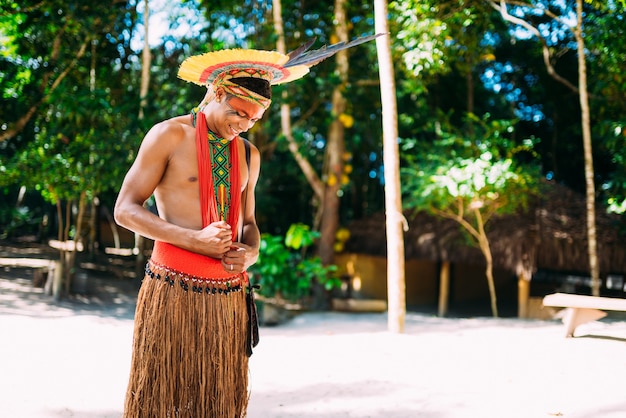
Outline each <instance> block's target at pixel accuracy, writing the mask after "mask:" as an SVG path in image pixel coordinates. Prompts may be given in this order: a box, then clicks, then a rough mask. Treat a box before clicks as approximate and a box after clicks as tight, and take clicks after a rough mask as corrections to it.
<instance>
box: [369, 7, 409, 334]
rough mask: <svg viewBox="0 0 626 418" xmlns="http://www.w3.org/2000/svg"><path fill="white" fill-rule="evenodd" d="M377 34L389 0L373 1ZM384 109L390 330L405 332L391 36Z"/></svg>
mask: <svg viewBox="0 0 626 418" xmlns="http://www.w3.org/2000/svg"><path fill="white" fill-rule="evenodd" d="M374 14H375V20H376V24H375V26H376V33H387V32H389V24H388V22H387V0H376V1H375V2H374ZM376 51H377V53H378V66H379V68H380V69H379V77H380V94H381V102H382V109H383V121H382V123H383V164H384V166H385V213H386V221H385V225H386V230H387V305H388V310H389V313H388V317H387V327H388V329H389V331H391V332H396V333H401V332H404V322H405V317H406V283H405V269H404V265H405V263H404V235H403V233H404V231H403V226H404V222H405V220H404V217H403V215H402V197H401V196H402V195H401V190H400V152H399V149H398V140H397V139H398V109H397V103H396V84H395V79H394V72H393V61H392V59H391V45H390V41H389V36H381V37H379V38H377V39H376Z"/></svg>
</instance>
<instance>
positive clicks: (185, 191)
mask: <svg viewBox="0 0 626 418" xmlns="http://www.w3.org/2000/svg"><path fill="white" fill-rule="evenodd" d="M163 123H165V124H177V125H180V126H181V127H182V129H183V132H184V134H183V135H174V136H173V137H171V138H168V137H167V136H162V137H160V138H159V140H158V141H159V142H160V143H162V142H168V141H175V142H176V144H172V143H169V144H167V145H169V146H171V149H170V152H169V158H168V161H167V165H166V167H165V170H164V172H163V176H162V177H161V180H160V181H159V183H158V185H157V187H156V189H155V191H154V196H155V199H156V204H157V209H158V211H159V216H160V217H161V218H163V219H165V220H167V221H168V222H170V223H173V224H175V225H179V226H182V227H185V228H190V229H201V228H202V217H201V213H200V186H199V184H198V164H197V152H196V129H195V128H194V127H193V125H192V122H191V117H190V116H188V115H187V116H179V117H175V118H173V119H170V120H168V121H165V122H163ZM166 131H169V129H168V130H166ZM177 137H178V138H177ZM235 140H236V141H237V142H238V147H239V156H240V158H239V170H240V173H241V174H240V176H241V185H242V191H243V190H244V189H245V186H246V184H247V183H248V167H247V164H246V159H245V148H244V143H243V140H242V139H240V138H237V139H235ZM172 145H173V146H172ZM164 146H166V144H164ZM241 222H242V216H240V223H241Z"/></svg>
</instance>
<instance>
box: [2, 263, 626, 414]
mask: <svg viewBox="0 0 626 418" xmlns="http://www.w3.org/2000/svg"><path fill="white" fill-rule="evenodd" d="M3 268H4V273H5V274H4V275H3V270H2V269H3ZM8 271H11V272H12V274H11V275H10V278H9V277H8V275H7V274H6V273H7V272H8ZM15 272H16V269H15V268H9V267H1V266H0V394H1V395H0V417H12V418H57V417H59V418H60V417H80V418H105V417H120V416H121V411H122V403H123V398H124V392H125V388H126V382H127V378H128V368H129V363H130V355H131V353H130V347H131V338H132V325H133V311H134V302H135V300H134V294H133V293H132V292H130V295H126V296H125V295H123V294H120V293H119V292H118V290H117V288H116V287H115V286H111V287H106V283H105V284H104V285H102V287H101V289H104V290H105V292H109V293H107V294H105V295H104V296H102V294H99V295H96V296H94V295H91V296H90V297H84V298H80V297H78V298H75V299H73V300H71V301H66V302H63V303H61V304H56V305H55V304H51V303H50V301H49V300H48V299H47V298H46V297H45V296H44V295H43V294H42V291H41V289H34V288H33V287H32V286H31V281H30V279H29V277H28V271H27V270H24V275H23V277H21V276H19V275H18V277H16V275H15V274H14V273H15ZM563 333H564V328H563V326H562V325H561V324H560V323H559V322H558V321H538V320H526V321H524V320H517V319H492V318H456V319H455V318H450V319H445V318H437V317H433V316H432V315H427V314H419V313H410V314H408V315H407V318H406V328H405V332H404V333H402V334H394V333H390V332H388V331H387V316H386V314H373V313H362V314H350V313H338V312H325V313H305V314H301V315H299V316H297V317H295V318H294V319H292V320H291V321H289V322H288V323H287V324H284V325H280V326H277V327H262V328H261V343H260V345H259V346H258V347H257V348H256V349H255V353H254V355H253V356H252V358H251V360H250V390H251V398H250V405H249V410H248V416H249V417H251V418H282V417H284V418H287V417H293V418H296V417H297V418H308V417H329V418H335V417H337V418H339V417H381V418H403V417H407V418H409V417H424V418H448V417H450V418H457V417H461V418H464V417H471V418H478V417H480V418H491V417H494V418H496V417H497V418H501V417H505V418H508V417H519V418H534V417H568V418H588V417H589V418H618V417H620V418H622V417H626V380H625V376H626V318H625V317H624V316H621V317H613V316H610V317H608V318H605V319H603V320H601V321H597V322H593V323H590V324H586V325H584V326H582V327H580V328H579V330H578V332H577V337H576V338H568V339H566V338H564V337H563ZM198 418H201V417H198Z"/></svg>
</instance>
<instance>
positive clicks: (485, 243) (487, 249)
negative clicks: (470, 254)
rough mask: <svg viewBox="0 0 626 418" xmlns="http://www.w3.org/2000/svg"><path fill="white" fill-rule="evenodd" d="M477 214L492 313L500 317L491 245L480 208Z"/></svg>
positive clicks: (476, 210)
mask: <svg viewBox="0 0 626 418" xmlns="http://www.w3.org/2000/svg"><path fill="white" fill-rule="evenodd" d="M474 214H475V216H476V224H477V225H476V230H477V232H478V237H477V238H478V246H479V247H480V251H481V252H482V253H483V255H484V256H485V262H486V264H487V265H486V267H485V275H486V276H487V285H488V286H489V296H490V298H491V313H492V315H493V317H494V318H497V317H498V299H497V297H496V285H495V281H494V279H493V256H492V254H491V246H490V245H489V239H488V238H487V233H486V232H485V224H484V222H483V217H482V215H481V213H480V210H479V209H474Z"/></svg>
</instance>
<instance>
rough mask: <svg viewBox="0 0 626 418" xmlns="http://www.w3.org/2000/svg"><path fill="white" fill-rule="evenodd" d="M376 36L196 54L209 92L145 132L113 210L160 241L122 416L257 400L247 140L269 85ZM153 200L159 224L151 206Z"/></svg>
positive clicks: (254, 158)
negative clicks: (320, 45) (284, 48)
mask: <svg viewBox="0 0 626 418" xmlns="http://www.w3.org/2000/svg"><path fill="white" fill-rule="evenodd" d="M370 39H373V37H368V38H361V39H359V40H357V41H354V42H351V43H348V44H342V45H340V46H338V47H335V48H333V47H334V46H331V47H329V48H328V49H323V50H319V51H321V52H319V53H318V51H312V52H308V53H305V51H306V49H308V47H310V45H311V43H309V44H308V45H306V46H305V47H304V48H301V49H299V50H298V51H297V53H296V54H291V55H290V56H287V55H283V54H280V53H278V52H272V51H256V50H224V51H217V52H211V53H207V54H204V55H200V56H195V57H191V58H188V59H187V60H185V62H183V64H182V65H181V68H180V70H179V77H180V78H182V79H184V80H187V81H190V82H193V83H196V84H199V85H202V86H205V87H207V94H206V96H205V98H204V99H203V100H202V102H201V103H200V105H199V106H198V107H197V108H195V109H194V110H193V111H192V112H191V115H183V116H178V117H174V118H172V119H168V120H166V121H164V122H161V123H158V124H157V125H155V126H154V127H153V128H152V129H151V130H150V131H149V132H148V133H147V135H146V136H145V138H144V140H143V142H142V144H141V147H140V149H139V152H138V154H137V158H136V159H135V161H134V163H133V165H132V166H131V168H130V170H129V171H128V173H127V175H126V178H125V179H124V182H123V184H122V187H121V190H120V193H119V196H118V200H117V203H116V206H115V219H116V221H117V223H118V224H120V225H121V226H124V227H126V228H128V229H130V230H132V231H134V232H136V233H138V234H140V235H143V236H145V237H147V238H150V239H152V240H154V241H155V242H154V248H153V251H152V255H151V258H150V260H149V262H148V264H147V265H146V276H145V278H144V281H143V283H142V286H141V289H140V292H139V296H138V301H137V311H136V315H135V331H134V339H133V356H132V364H131V373H130V381H129V385H128V390H127V394H126V402H125V407H124V417H126V418H135V417H141V418H146V417H155V418H157V417H158V418H162V417H181V418H182V417H188V418H209V417H220V418H221V417H240V416H244V415H245V413H246V408H247V402H248V392H247V385H248V355H249V354H250V351H247V350H246V344H247V341H248V340H249V338H250V331H249V328H248V326H249V323H248V321H249V318H248V311H247V307H246V297H245V296H246V295H245V293H246V287H247V286H248V279H247V275H246V269H247V268H248V267H250V266H251V265H252V264H254V263H255V262H256V261H257V258H258V254H259V242H260V237H259V229H258V227H257V224H256V220H255V198H254V189H255V186H256V183H257V180H258V177H259V169H260V155H259V151H258V149H257V148H256V147H254V146H253V145H251V144H249V143H248V142H247V141H245V140H244V139H242V138H241V137H239V135H240V134H241V133H244V132H246V131H248V130H249V129H250V128H251V127H252V126H253V125H254V124H255V123H256V122H257V121H259V120H260V119H261V118H262V117H263V115H264V112H265V110H266V109H267V108H268V107H269V105H270V103H271V85H272V84H278V83H285V82H289V81H293V80H296V79H298V78H300V77H302V76H304V75H305V74H307V73H308V71H309V67H310V66H311V65H315V64H316V63H318V62H320V61H321V60H322V59H324V58H327V57H328V56H330V55H332V54H334V53H335V52H337V51H339V50H340V49H343V48H347V47H350V46H353V45H357V44H359V43H362V42H365V41H367V40H370ZM153 194H154V196H155V200H156V205H157V209H158V216H157V215H155V214H153V213H151V212H150V211H148V210H146V209H145V208H144V207H143V204H144V202H145V201H146V200H147V199H148V198H149V197H150V196H151V195H153Z"/></svg>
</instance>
